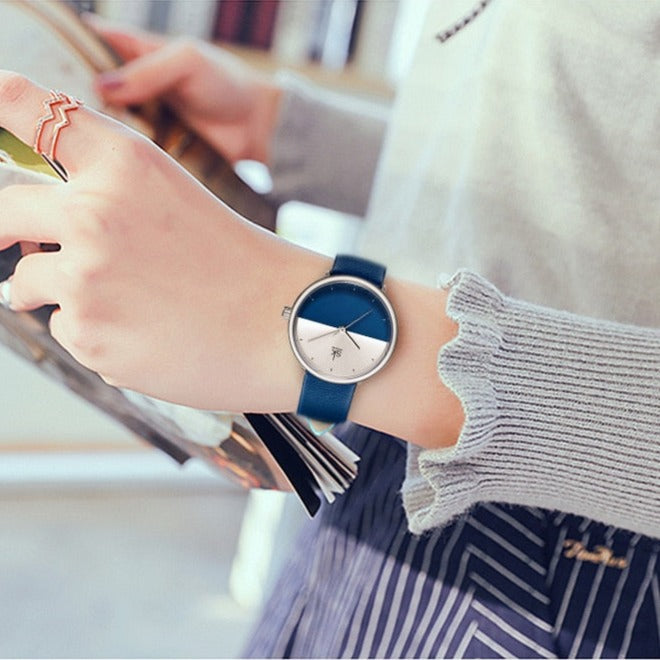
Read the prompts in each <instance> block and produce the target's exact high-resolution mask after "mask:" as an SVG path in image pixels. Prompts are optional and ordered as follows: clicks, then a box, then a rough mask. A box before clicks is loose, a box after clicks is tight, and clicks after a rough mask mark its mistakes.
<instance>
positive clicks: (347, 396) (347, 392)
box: [297, 372, 355, 424]
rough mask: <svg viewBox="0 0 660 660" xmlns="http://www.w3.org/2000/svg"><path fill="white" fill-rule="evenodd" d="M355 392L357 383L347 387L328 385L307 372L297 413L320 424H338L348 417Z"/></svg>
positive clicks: (334, 384) (335, 384)
mask: <svg viewBox="0 0 660 660" xmlns="http://www.w3.org/2000/svg"><path fill="white" fill-rule="evenodd" d="M353 392H355V383H349V384H346V385H344V384H337V383H328V382H327V381H325V380H321V379H320V378H317V377H316V376H314V375H313V374H310V373H309V372H306V373H305V377H304V378H303V385H302V390H301V391H300V399H299V400H298V410H297V413H298V414H299V415H305V417H311V418H312V419H316V420H318V421H319V422H330V423H333V424H338V423H339V422H343V421H344V420H345V419H346V417H347V416H348V409H349V408H350V407H351V400H352V399H353Z"/></svg>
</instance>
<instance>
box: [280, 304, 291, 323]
mask: <svg viewBox="0 0 660 660" xmlns="http://www.w3.org/2000/svg"><path fill="white" fill-rule="evenodd" d="M282 316H283V317H284V318H285V319H287V320H288V319H290V318H291V307H289V306H288V305H286V306H285V307H284V309H282Z"/></svg>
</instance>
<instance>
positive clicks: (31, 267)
mask: <svg viewBox="0 0 660 660" xmlns="http://www.w3.org/2000/svg"><path fill="white" fill-rule="evenodd" d="M57 261H58V255H57V253H55V252H40V253H38V254H29V255H28V256H26V257H23V258H22V259H20V261H19V262H18V264H16V270H15V271H14V275H13V276H12V278H11V289H10V290H11V308H12V309H13V310H14V311H17V312H23V311H28V310H31V309H37V308H39V307H42V306H43V305H55V304H57V303H58V302H59V301H58V300H57V295H56V293H55V290H56V284H57V277H56V275H57V270H56V268H57Z"/></svg>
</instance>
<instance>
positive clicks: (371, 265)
mask: <svg viewBox="0 0 660 660" xmlns="http://www.w3.org/2000/svg"><path fill="white" fill-rule="evenodd" d="M385 270H386V268H385V266H381V264H377V263H376V262H375V261H369V259H363V258H362V257H354V256H352V255H350V254H338V255H337V256H336V257H335V261H334V263H333V264H332V269H331V270H330V275H353V276H354V277H361V278H362V279H363V280H367V281H368V282H371V283H372V284H375V285H376V286H377V287H378V288H381V287H382V286H383V281H384V280H385Z"/></svg>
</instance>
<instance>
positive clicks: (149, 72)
mask: <svg viewBox="0 0 660 660" xmlns="http://www.w3.org/2000/svg"><path fill="white" fill-rule="evenodd" d="M191 65H192V62H191V59H190V57H189V56H188V52H187V50H186V49H185V47H183V46H181V45H180V44H178V43H176V42H173V43H171V44H169V45H167V46H165V47H164V48H161V49H159V50H156V51H153V52H151V53H148V54H147V55H144V56H142V57H138V58H137V59H134V60H132V61H130V62H128V63H127V64H125V65H124V66H122V67H120V68H118V69H115V70H113V71H108V72H106V73H102V74H101V75H100V76H98V77H97V79H96V81H95V86H96V90H97V92H98V93H99V94H100V96H101V97H102V98H103V100H104V101H105V102H106V103H109V104H111V105H131V104H140V103H144V102H146V101H149V100H151V99H153V98H156V97H158V96H161V95H163V94H165V93H167V92H169V91H171V90H173V89H175V88H176V86H177V85H178V84H179V82H180V81H181V80H183V79H184V78H185V77H186V76H187V75H188V73H189V72H190V70H191Z"/></svg>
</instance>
